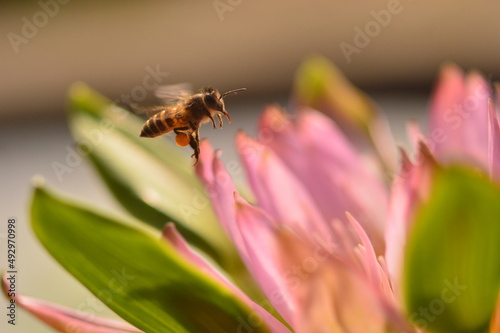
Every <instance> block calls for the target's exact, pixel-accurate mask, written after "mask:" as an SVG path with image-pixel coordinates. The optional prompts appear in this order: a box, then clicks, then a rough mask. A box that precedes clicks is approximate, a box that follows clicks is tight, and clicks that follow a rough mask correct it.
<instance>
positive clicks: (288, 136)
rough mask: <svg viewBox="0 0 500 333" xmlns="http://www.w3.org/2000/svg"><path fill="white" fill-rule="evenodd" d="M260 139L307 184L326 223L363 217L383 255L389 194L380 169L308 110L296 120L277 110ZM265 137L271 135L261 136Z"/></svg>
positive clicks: (269, 113) (267, 115) (265, 120)
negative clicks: (351, 217)
mask: <svg viewBox="0 0 500 333" xmlns="http://www.w3.org/2000/svg"><path fill="white" fill-rule="evenodd" d="M259 133H260V134H259V139H260V141H261V142H263V143H264V144H266V145H267V146H268V147H270V148H271V149H272V150H273V151H274V152H275V153H276V154H277V155H279V157H280V159H281V160H282V161H283V162H284V164H285V165H286V166H287V168H289V169H290V170H291V171H292V172H293V173H294V174H295V176H296V177H297V178H298V179H299V180H300V181H301V182H302V183H303V184H304V185H305V188H306V189H307V190H308V192H309V194H310V195H311V197H312V198H313V200H314V202H315V203H316V205H317V206H318V208H319V210H320V211H321V213H322V215H323V216H324V219H325V220H326V221H332V220H333V219H343V218H344V212H345V211H349V212H351V213H352V214H354V215H356V216H358V218H359V221H360V222H361V223H362V224H363V227H364V229H365V230H367V232H368V234H369V236H370V238H371V239H372V242H373V244H374V246H375V248H376V251H377V253H383V236H382V235H383V226H384V220H385V211H386V206H387V191H386V188H385V186H384V185H383V181H382V176H381V174H380V173H378V172H377V171H374V170H375V169H376V168H373V169H372V168H370V167H369V165H368V166H367V160H365V159H363V158H362V156H361V155H360V154H359V153H358V152H357V151H356V149H355V148H354V147H353V146H352V145H351V144H350V143H349V141H348V140H347V139H346V138H345V136H344V135H343V134H342V132H341V131H340V129H338V128H337V127H336V125H335V124H334V123H333V122H332V121H331V120H330V119H328V118H327V117H326V116H324V115H323V114H320V113H318V112H315V111H312V110H309V111H304V112H301V113H300V114H299V116H298V117H297V119H296V120H295V121H294V122H292V121H290V120H287V119H286V118H285V116H284V114H283V112H281V111H279V110H278V109H276V108H275V107H268V108H267V109H266V110H265V111H264V114H263V115H262V118H261V121H260V130H259ZM261 133H266V135H261Z"/></svg>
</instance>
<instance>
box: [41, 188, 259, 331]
mask: <svg viewBox="0 0 500 333" xmlns="http://www.w3.org/2000/svg"><path fill="white" fill-rule="evenodd" d="M31 219H32V225H33V229H34V231H35V233H36V235H37V236H38V238H39V239H40V241H41V242H42V244H43V245H44V246H45V248H46V249H47V250H48V251H49V252H50V254H51V255H52V256H53V257H54V258H55V259H56V260H57V261H58V262H59V263H60V264H61V265H62V266H63V267H64V268H66V269H67V270H68V271H69V272H70V273H71V274H72V275H73V276H74V277H76V278H77V279H78V280H79V281H80V282H81V283H82V284H83V285H85V286H86V287H87V288H88V289H89V290H90V291H91V292H92V293H93V294H94V295H96V297H98V298H99V299H101V300H102V301H103V302H104V303H105V304H106V305H107V306H109V307H110V308H111V309H112V310H113V311H115V312H116V313H117V314H118V315H119V316H121V317H122V318H123V319H125V320H126V321H128V322H129V323H131V324H132V325H134V326H136V327H137V328H139V329H142V330H144V331H145V332H148V333H153V332H161V333H164V332H236V331H237V329H238V328H239V326H240V325H241V320H243V319H246V318H248V316H249V315H251V313H250V310H249V309H248V308H247V307H246V305H245V304H243V303H242V302H241V301H240V300H239V299H237V298H236V297H235V296H234V295H233V294H231V293H230V292H229V291H228V290H227V289H226V288H225V287H224V286H222V285H220V284H218V283H216V282H214V281H213V280H212V279H211V278H209V277H207V276H205V275H204V274H203V273H201V272H200V271H199V270H198V269H196V268H195V267H194V266H192V265H191V264H189V263H187V262H186V261H184V260H183V259H182V258H181V257H180V256H179V255H178V254H177V253H176V252H175V250H174V249H173V248H172V247H171V246H170V245H169V244H168V243H166V242H164V241H162V240H161V239H159V238H157V237H155V236H153V235H152V234H151V233H150V232H148V231H147V230H141V229H138V228H136V227H134V223H136V222H134V221H120V220H119V219H117V218H116V217H112V216H109V215H105V214H102V213H98V212H97V211H96V210H95V209H91V208H88V207H85V206H82V205H80V204H76V203H73V202H70V201H67V200H63V199H61V198H59V197H57V196H56V195H54V194H53V193H51V192H50V191H48V190H46V189H44V188H43V187H41V186H38V187H37V188H36V190H35V193H34V198H33V202H32V207H31ZM252 316H253V314H252ZM255 331H256V332H267V329H266V328H265V327H259V328H255Z"/></svg>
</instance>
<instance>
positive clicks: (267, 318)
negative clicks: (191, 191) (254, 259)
mask: <svg viewBox="0 0 500 333" xmlns="http://www.w3.org/2000/svg"><path fill="white" fill-rule="evenodd" d="M163 237H164V239H165V240H166V241H167V242H169V243H170V244H171V245H172V246H174V248H175V249H176V250H177V252H178V253H179V254H181V255H182V256H183V257H184V258H185V259H187V260H188V261H189V262H191V263H192V264H193V265H195V266H196V267H197V268H198V269H200V270H201V271H203V272H204V273H205V274H207V275H209V276H210V277H211V278H213V279H214V280H216V281H217V282H219V283H220V284H222V285H223V286H225V287H226V288H228V289H229V290H230V291H231V292H232V293H233V294H234V295H236V296H238V298H240V299H241V300H242V301H243V302H244V303H245V304H246V305H247V306H248V307H249V308H250V309H252V311H254V312H255V313H256V314H257V315H258V316H259V317H261V318H262V319H263V320H264V322H265V323H266V326H267V327H269V328H270V329H271V331H272V332H277V333H279V332H284V333H285V332H290V330H289V329H288V328H286V327H285V326H284V325H283V324H282V323H281V322H280V321H279V320H277V319H276V318H274V317H273V316H272V315H271V314H270V313H269V312H268V311H266V310H265V309H264V308H263V307H262V306H260V305H258V304H257V303H255V302H254V301H252V300H251V299H250V298H249V297H248V296H247V295H246V294H245V293H244V292H243V291H241V289H240V288H238V287H237V286H236V285H234V284H233V283H232V282H230V281H229V280H228V278H227V277H226V276H224V274H223V273H222V272H221V271H219V270H218V269H216V268H215V267H214V266H212V265H211V264H209V263H208V262H207V261H206V260H205V259H204V258H203V257H201V256H200V255H199V254H198V253H196V252H195V251H194V250H193V249H192V248H191V247H190V246H189V244H188V243H187V242H186V241H185V240H184V238H183V237H182V236H181V234H179V233H178V232H177V230H176V229H175V226H174V224H172V223H169V224H168V225H167V226H166V227H165V229H164V230H163ZM262 304H265V302H262Z"/></svg>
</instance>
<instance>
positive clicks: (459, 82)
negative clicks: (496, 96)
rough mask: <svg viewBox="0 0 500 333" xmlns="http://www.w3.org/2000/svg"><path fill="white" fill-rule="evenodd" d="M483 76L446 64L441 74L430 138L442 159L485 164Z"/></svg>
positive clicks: (487, 93) (486, 91)
mask: <svg viewBox="0 0 500 333" xmlns="http://www.w3.org/2000/svg"><path fill="white" fill-rule="evenodd" d="M490 98H491V90H490V88H489V86H488V83H487V82H486V80H485V79H484V78H483V77H482V76H481V75H480V74H478V73H476V72H472V73H470V74H468V75H467V77H466V78H465V79H464V77H463V73H462V71H461V70H460V69H459V68H457V67H456V66H453V65H449V66H447V67H445V68H444V69H443V71H442V73H441V78H440V81H439V83H438V87H437V89H436V92H435V96H434V100H433V103H432V105H431V118H430V120H431V121H430V141H431V142H432V145H431V149H432V148H435V154H436V157H437V158H438V159H439V160H440V161H443V162H452V161H466V162H471V163H474V164H476V165H479V166H481V167H483V168H486V166H487V165H488V154H487V143H488V132H487V130H486V129H487V126H488V99H490Z"/></svg>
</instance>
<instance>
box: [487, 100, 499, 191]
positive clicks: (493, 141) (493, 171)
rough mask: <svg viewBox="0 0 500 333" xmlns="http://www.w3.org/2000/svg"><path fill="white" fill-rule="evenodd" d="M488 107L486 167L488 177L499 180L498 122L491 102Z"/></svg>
mask: <svg viewBox="0 0 500 333" xmlns="http://www.w3.org/2000/svg"><path fill="white" fill-rule="evenodd" d="M488 109H489V110H488V111H489V112H488V169H489V171H490V177H491V178H492V179H494V180H496V181H497V182H500V123H499V119H498V117H497V114H496V112H495V106H494V105H493V102H491V101H490V103H489V108H488Z"/></svg>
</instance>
